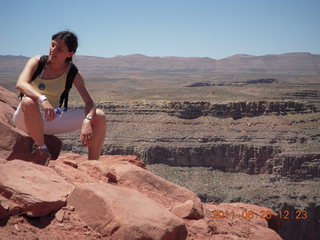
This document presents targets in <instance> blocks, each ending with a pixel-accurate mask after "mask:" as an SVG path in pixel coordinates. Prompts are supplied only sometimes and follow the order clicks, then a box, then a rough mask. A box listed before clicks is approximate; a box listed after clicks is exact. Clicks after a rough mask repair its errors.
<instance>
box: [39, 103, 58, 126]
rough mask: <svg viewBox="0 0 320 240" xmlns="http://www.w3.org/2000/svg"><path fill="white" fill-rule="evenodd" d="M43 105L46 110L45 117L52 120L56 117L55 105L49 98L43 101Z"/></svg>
mask: <svg viewBox="0 0 320 240" xmlns="http://www.w3.org/2000/svg"><path fill="white" fill-rule="evenodd" d="M41 104H42V107H43V110H44V118H45V119H46V120H47V121H49V122H50V121H52V120H53V119H55V118H56V112H55V111H54V108H53V106H52V105H51V104H50V103H49V101H48V100H45V101H42V103H41Z"/></svg>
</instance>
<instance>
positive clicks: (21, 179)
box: [0, 160, 74, 219]
mask: <svg viewBox="0 0 320 240" xmlns="http://www.w3.org/2000/svg"><path fill="white" fill-rule="evenodd" d="M73 190H74V186H73V185H71V184H69V183H67V182H65V180H64V179H63V178H62V177H60V176H59V175H58V174H57V173H56V172H55V171H54V170H53V169H50V168H48V167H44V166H40V165H36V164H33V163H29V162H25V161H21V160H13V161H6V162H3V161H2V162H0V219H1V218H4V217H8V216H10V215H14V214H17V213H25V214H27V215H28V216H33V217H39V216H45V215H48V214H50V213H51V212H54V211H56V210H59V209H60V208H61V207H63V206H64V205H66V199H67V196H68V195H69V194H70V193H71V192H72V191H73Z"/></svg>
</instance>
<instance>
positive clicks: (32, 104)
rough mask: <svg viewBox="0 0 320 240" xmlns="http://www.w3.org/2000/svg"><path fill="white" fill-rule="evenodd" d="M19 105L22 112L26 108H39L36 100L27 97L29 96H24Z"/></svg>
mask: <svg viewBox="0 0 320 240" xmlns="http://www.w3.org/2000/svg"><path fill="white" fill-rule="evenodd" d="M21 107H22V111H23V112H24V111H25V110H28V109H32V108H33V109H35V108H39V105H38V102H37V101H36V100H33V99H32V98H29V97H24V98H23V99H22V100H21Z"/></svg>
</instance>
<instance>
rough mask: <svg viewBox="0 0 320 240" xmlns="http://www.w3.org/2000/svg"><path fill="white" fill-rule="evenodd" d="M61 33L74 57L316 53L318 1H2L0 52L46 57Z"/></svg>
mask: <svg viewBox="0 0 320 240" xmlns="http://www.w3.org/2000/svg"><path fill="white" fill-rule="evenodd" d="M65 29H69V30H72V31H74V32H75V33H76V34H77V35H78V37H79V48H78V52H77V54H79V55H91V56H102V57H114V56H117V55H129V54H144V55H147V56H184V57H210V58H215V59H221V58H225V57H228V56H231V55H235V54H250V55H265V54H280V53H287V52H311V53H314V54H320V0H105V1H103V0H87V1H85V0H50V1H46V0H0V55H7V54H10V55H24V56H34V55H38V54H40V55H41V54H47V52H48V48H49V44H50V41H51V36H52V34H54V33H56V32H58V31H60V30H65Z"/></svg>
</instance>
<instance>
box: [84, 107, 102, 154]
mask: <svg viewBox="0 0 320 240" xmlns="http://www.w3.org/2000/svg"><path fill="white" fill-rule="evenodd" d="M106 129H107V126H106V116H105V114H104V112H103V111H102V110H100V109H97V110H96V115H95V116H94V117H93V119H92V142H91V144H90V146H89V147H88V149H89V153H88V159H89V160H98V159H99V157H100V155H101V152H102V148H103V144H104V139H105V137H106Z"/></svg>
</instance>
